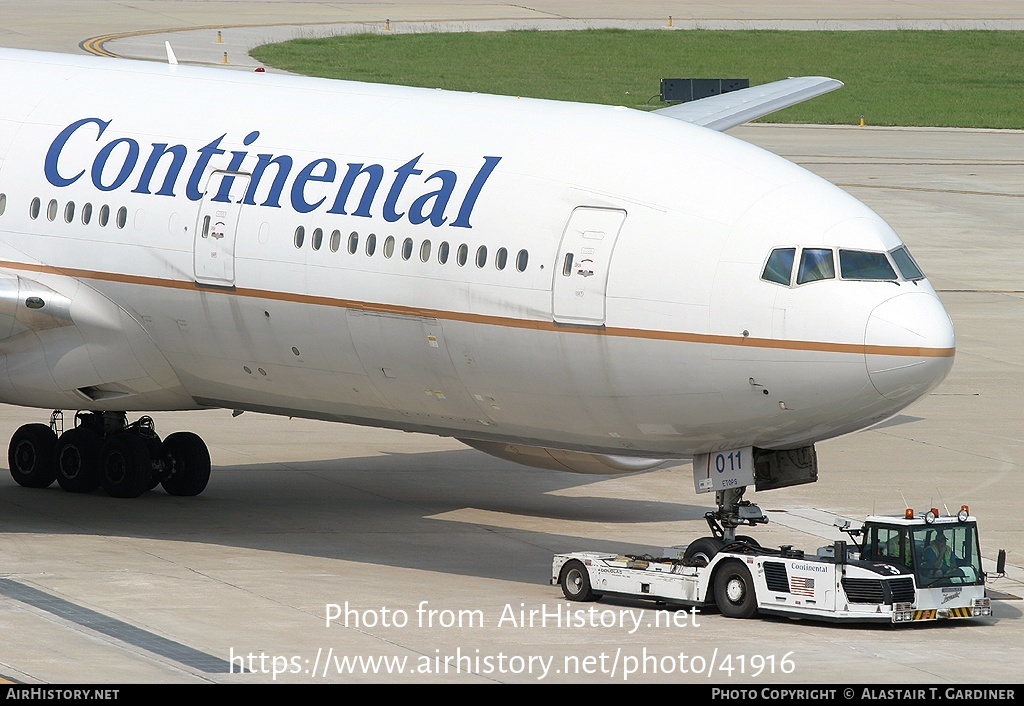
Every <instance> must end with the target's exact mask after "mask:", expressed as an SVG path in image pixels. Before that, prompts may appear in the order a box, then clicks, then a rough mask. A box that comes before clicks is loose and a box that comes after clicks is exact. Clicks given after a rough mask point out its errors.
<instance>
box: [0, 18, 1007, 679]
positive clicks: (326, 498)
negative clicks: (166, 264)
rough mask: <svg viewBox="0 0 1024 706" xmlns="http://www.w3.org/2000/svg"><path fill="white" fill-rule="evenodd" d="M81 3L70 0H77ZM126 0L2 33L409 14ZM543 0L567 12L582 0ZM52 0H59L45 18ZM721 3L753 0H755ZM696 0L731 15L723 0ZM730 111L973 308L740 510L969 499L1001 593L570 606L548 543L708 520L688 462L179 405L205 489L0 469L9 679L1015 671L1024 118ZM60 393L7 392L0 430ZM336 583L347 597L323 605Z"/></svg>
mask: <svg viewBox="0 0 1024 706" xmlns="http://www.w3.org/2000/svg"><path fill="white" fill-rule="evenodd" d="M71 5H74V6H75V7H77V8H79V9H77V10H74V11H73V12H74V13H78V12H81V13H82V14H68V15H62V14H61V13H64V12H68V13H72V9H71V8H70V6H71ZM86 5H91V6H93V7H92V10H93V12H94V14H91V15H90V14H89V13H88V12H86V11H83V10H81V7H83V6H86ZM116 5H117V7H118V8H121V9H120V10H119V13H120V14H118V12H115V11H114V9H115V3H113V2H100V1H99V0H96V1H95V2H81V3H70V2H62V1H61V0H52V2H51V1H50V0H47V2H46V3H19V2H11V3H6V4H5V9H6V10H7V16H6V17H5V18H4V19H3V22H2V24H0V43H7V44H15V43H17V44H19V45H22V46H24V45H31V46H38V47H40V48H59V47H57V46H51V45H60V47H65V46H66V47H69V48H68V50H69V51H72V50H74V49H75V47H77V45H78V43H79V42H81V41H83V40H84V39H87V38H90V37H97V36H101V35H105V34H108V33H113V32H126V31H136V30H140V29H159V28H161V27H164V28H168V27H170V28H174V27H180V26H184V25H186V24H190V23H191V24H192V25H193V26H194V25H198V24H204V25H206V24H216V23H223V24H225V25H226V24H230V20H231V17H230V15H231V14H232V10H233V9H234V10H235V11H236V12H235V14H237V10H238V8H246V11H247V12H248V8H250V7H253V8H256V9H258V10H259V11H260V12H262V13H264V14H263V15H260V18H261V21H262V20H263V19H265V21H266V22H267V23H270V22H282V23H294V22H297V21H307V20H308V21H321V20H322V19H323V17H322V15H317V13H318V12H323V13H326V12H335V11H337V10H338V8H341V9H344V10H346V11H351V12H352V13H357V12H361V13H364V14H365V16H367V17H369V16H370V15H371V14H372V13H374V12H376V13H378V16H379V14H380V13H384V12H388V13H395V14H397V13H396V11H395V9H394V8H395V7H396V5H395V4H387V5H386V6H385V5H383V4H380V5H375V4H373V3H362V4H359V5H358V7H357V5H356V4H352V3H329V4H328V3H249V2H237V3H231V2H224V3H198V2H157V1H156V0H153V1H151V2H145V1H142V2H136V3H133V6H132V8H129V9H125V6H124V5H122V4H119V3H118V4H116ZM399 5H401V3H399ZM406 5H409V6H412V5H415V7H417V8H421V9H420V12H421V15H420V19H436V18H437V17H441V18H442V19H445V20H459V19H460V18H464V19H466V20H472V19H500V18H494V17H480V16H479V15H480V14H482V13H484V10H483V9H482V8H488V9H487V12H491V11H493V12H495V13H498V12H501V13H505V14H508V13H511V12H513V11H514V10H513V9H512V8H514V7H515V6H511V5H501V4H497V5H492V6H484V5H477V4H472V3H447V4H444V5H440V4H431V5H430V7H431V8H433V10H431V11H433V12H436V13H437V15H435V16H434V17H427V14H428V10H426V9H422V8H424V7H426V6H425V5H421V4H418V3H407V4H406ZM532 5H533V6H534V7H540V8H541V9H542V10H545V11H547V12H549V13H551V14H563V15H568V14H572V13H570V12H568V11H567V10H565V9H564V8H565V6H569V5H572V6H574V7H575V3H545V2H540V3H533V4H532ZM634 5H640V6H641V7H642V8H643V9H645V10H650V12H649V13H648V14H643V13H641V12H638V11H634V10H633V9H632V8H633V7H634ZM647 5H648V4H646V3H644V4H634V3H587V6H588V7H593V8H598V10H594V12H598V11H600V12H602V13H603V14H602V15H601V16H603V17H613V18H616V19H622V20H630V19H633V20H650V19H657V14H656V13H662V12H664V10H665V8H662V7H661V4H659V3H650V4H649V5H650V6H651V7H653V8H654V9H650V8H648V7H647ZM664 5H665V6H666V7H667V6H668V5H673V6H674V4H672V3H665V4H664ZM820 5H827V6H831V4H830V3H825V4H822V3H809V2H806V3H799V2H797V3H788V4H787V5H786V11H785V12H784V13H783V12H781V11H778V12H777V15H778V16H781V18H782V19H808V15H807V14H806V13H804V14H801V13H800V12H797V11H796V10H801V9H804V10H806V9H807V8H810V7H811V6H814V7H815V8H818V6H820ZM897 5H898V6H899V8H897ZM41 6H45V7H52V9H53V12H48V13H46V15H45V18H46V21H45V22H44V21H43V17H44V15H43V10H42V9H41ZM556 6H557V7H562V8H563V9H562V10H557V9H556ZM765 6H767V4H765ZM976 6H980V9H978V10H977V13H976V15H975V16H976V17H982V16H984V17H987V18H989V19H992V20H993V21H995V19H1022V15H1024V12H1022V9H1021V7H1020V6H1019V5H1018V4H1017V3H999V2H994V3H976V4H974V5H971V6H970V7H971V8H972V12H973V11H974V8H975V7H976ZM729 7H730V9H731V10H733V11H735V13H736V14H740V12H741V11H747V12H754V11H755V8H761V7H762V3H757V2H753V1H750V2H734V3H730V6H729ZM858 7H859V8H862V9H864V8H867V9H865V10H864V12H865V13H867V11H868V10H871V12H873V13H874V14H868V15H866V16H868V17H874V16H878V15H880V14H881V13H882V12H883V11H886V10H887V11H889V12H890V13H895V12H897V9H898V11H899V12H904V11H907V8H906V6H904V5H902V4H901V3H887V2H881V1H879V2H866V3H860V4H858ZM959 7H967V6H964V5H962V4H961V3H943V2H930V3H922V4H918V5H916V6H915V8H914V11H915V12H917V13H918V14H917V16H916V17H910V18H903V19H919V20H934V19H936V18H939V19H941V18H946V19H948V18H949V17H951V16H952V13H954V12H956V11H957V10H956V8H959ZM793 8H796V10H793ZM773 9H774V10H777V8H773ZM819 9H820V8H819ZM698 10H701V11H702V10H706V11H707V13H706V17H707V18H710V19H721V16H720V14H716V13H715V11H712V6H711V5H707V6H700V7H699V8H698ZM694 12H695V13H697V12H698V11H694ZM761 12H762V16H761V19H766V20H768V19H773V17H772V16H770V15H769V14H765V13H768V12H769V11H768V10H761ZM442 13H443V14H442ZM986 13H989V14H986ZM664 14H668V13H664ZM961 14H963V13H962V12H961ZM681 15H682V11H680V16H681ZM362 16H364V15H359V17H362ZM575 16H577V17H579V13H576V15H575ZM60 17H64V18H67V21H66V22H62V21H61V20H59V19H54V18H60ZM777 18H778V17H776V19H777ZM370 19H373V18H370ZM811 19H815V18H813V17H812V18H811ZM817 19H823V18H817ZM824 19H828V18H824ZM831 19H842V18H831ZM890 19H892V17H891V16H890ZM896 19H900V18H896ZM161 21H162V22H163V23H164V24H162V25H161V24H160V22H161ZM37 24H38V26H37ZM44 26H45V27H44ZM44 28H45V29H46V35H45V36H44V32H43V29H44ZM55 28H56V29H55ZM55 34H56V35H59V36H55ZM12 37H14V38H15V39H17V41H16V42H10V41H7V40H9V39H11V38H12ZM154 39H159V35H154ZM110 46H113V43H111V45H110ZM156 46H157V48H159V46H162V41H159V43H158V44H157V45H156ZM732 134H734V135H736V136H737V137H740V138H742V139H746V140H750V141H752V142H755V143H756V144H759V145H761V146H763V147H765V148H767V149H769V150H772V151H774V152H776V153H778V154H781V155H783V156H784V157H787V158H788V159H791V160H793V161H796V162H798V163H799V164H802V165H804V166H805V167H807V168H808V169H811V170H812V171H815V172H817V173H818V174H821V175H822V176H824V177H825V178H827V179H829V180H831V181H833V182H835V183H837V184H839V185H841V186H842V187H843V188H845V189H847V190H849V191H850V192H851V193H853V194H854V195H855V196H856V197H858V198H860V199H861V200H863V201H865V202H866V203H867V204H868V205H870V206H872V207H873V208H874V209H875V210H876V211H878V212H879V213H880V214H881V215H882V216H883V217H884V218H886V219H887V220H888V221H889V222H890V223H891V224H892V225H893V226H894V227H895V228H896V230H897V232H899V233H900V234H901V235H902V236H903V238H904V240H905V241H906V242H907V244H908V245H909V247H910V249H911V250H912V252H913V253H914V255H915V257H916V258H917V260H918V261H919V263H920V264H921V266H922V267H923V268H924V270H925V271H926V272H927V273H928V275H929V277H930V279H931V281H932V282H933V284H934V285H935V286H936V288H938V289H939V290H940V296H941V297H942V299H943V302H944V303H945V305H946V307H947V309H948V311H949V312H950V314H951V316H952V318H953V321H954V324H955V325H956V330H957V357H956V363H955V365H954V368H953V371H952V373H951V374H950V376H949V378H948V379H947V380H946V381H945V382H944V383H943V384H942V385H941V386H940V387H939V388H937V389H936V390H935V391H934V392H933V393H932V394H930V395H929V396H927V397H926V398H925V399H923V400H921V401H920V402H919V403H917V404H916V405H915V406H913V407H911V408H909V409H908V410H906V411H905V412H904V413H903V414H901V415H899V416H898V417H896V418H895V419H892V420H890V421H888V422H886V423H884V424H882V425H880V426H878V427H876V428H874V429H872V430H869V431H866V432H862V433H859V434H854V435H851V436H848V437H845V438H843V439H838V440H834V441H831V442H826V443H823V444H820V445H819V446H818V455H819V462H820V466H821V472H820V480H819V481H818V482H817V483H816V484H813V485H805V486H799V487H795V488H789V489H783V490H778V491H772V492H770V493H760V494H758V493H755V494H753V496H752V498H753V499H754V500H755V501H757V502H759V504H761V506H762V508H764V509H766V510H768V511H769V516H770V518H771V520H772V522H771V524H769V525H768V526H767V527H764V528H758V529H755V530H753V531H752V533H753V534H755V535H756V536H757V537H758V539H759V540H760V541H761V542H762V544H765V545H778V544H782V543H786V544H793V545H795V546H797V547H803V548H807V549H813V548H815V547H817V546H818V545H820V544H824V543H826V542H830V541H832V539H837V538H840V537H839V536H837V535H835V534H833V530H831V529H830V528H829V522H828V520H827V518H828V517H829V516H830V515H833V514H834V515H840V516H846V517H850V518H858V517H863V515H865V514H867V513H869V512H872V511H877V512H901V511H902V509H903V507H904V504H903V503H904V501H903V497H904V496H905V497H906V500H907V501H908V502H909V503H910V504H911V505H912V506H914V507H918V508H920V507H930V506H939V507H942V506H943V504H946V505H948V506H949V507H950V508H956V507H959V505H960V504H961V503H967V504H969V505H970V506H971V510H972V512H973V513H974V514H976V515H977V516H978V517H979V521H980V524H981V532H982V552H983V554H984V557H985V560H986V567H987V568H989V569H990V570H991V568H992V564H993V561H994V559H995V556H996V552H997V550H998V549H999V548H1001V547H1002V548H1005V549H1006V550H1007V552H1008V556H1009V568H1008V576H1007V577H1005V578H1000V579H996V580H995V581H993V582H992V584H991V586H992V588H994V589H995V591H997V592H998V595H999V596H1000V597H1001V599H1000V600H996V601H995V602H994V610H995V616H994V617H993V618H991V619H984V620H979V621H971V622H963V623H956V624H926V625H920V626H909V627H904V628H901V629H892V628H888V627H873V626H868V627H865V626H831V625H821V624H812V623H807V622H795V621H790V620H783V619H761V620H750V621H744V622H738V621H735V620H730V619H727V618H724V617H722V616H720V615H715V614H707V615H703V614H699V615H697V616H693V615H692V614H690V613H686V612H675V613H671V612H667V611H659V610H654V609H653V607H652V606H650V605H648V604H644V603H638V602H630V601H619V602H612V601H603V602H601V603H597V604H589V605H587V606H585V607H587V608H589V607H590V605H593V607H594V608H595V611H596V612H595V613H594V614H592V615H590V616H589V618H588V617H587V616H586V615H584V616H580V617H582V618H583V622H584V623H585V624H583V625H578V624H575V623H574V624H573V625H572V626H568V627H567V626H566V625H565V624H564V617H565V611H566V610H568V609H570V608H571V609H579V608H580V605H579V604H569V603H567V602H566V601H564V600H563V599H562V597H561V593H560V591H559V589H558V588H556V587H553V586H550V585H548V583H547V580H548V576H549V572H550V561H551V555H552V554H553V553H555V552H559V551H570V550H582V549H598V550H604V549H611V550H616V551H635V552H657V551H659V550H660V548H661V547H664V546H669V545H673V544H681V543H685V542H686V541H688V540H690V539H692V538H695V537H697V536H701V535H703V534H706V526H705V524H704V521H703V519H702V517H703V513H704V512H705V511H706V510H708V509H711V503H710V502H709V501H708V499H707V498H706V497H697V496H695V495H694V494H693V491H692V480H691V474H690V469H689V466H688V465H687V464H684V465H681V466H677V467H670V468H665V469H659V470H655V471H650V472H646V473H641V474H637V475H628V476H618V477H610V478H603V477H588V476H579V475H573V474H568V473H556V472H549V471H542V470H535V469H529V468H523V467H519V466H516V465H514V464H511V463H506V462H503V461H500V460H497V459H493V458H490V457H488V456H486V455H483V454H481V453H479V452H477V451H474V450H471V449H468V448H465V447H463V446H461V445H460V444H458V443H457V442H455V441H452V440H448V439H441V438H435V437H427V436H420V435H412V434H404V433H400V432H394V431H389V430H377V429H365V428H359V427H350V426H344V425H337V424H327V423H320V422H313V421H306V420H295V419H284V418H276V417H269V416H263V415H258V414H250V413H246V414H244V415H242V416H240V417H237V418H232V417H231V415H230V412H228V411H209V412H193V413H168V414H157V415H154V417H155V419H156V422H157V429H158V431H159V432H160V433H161V434H164V435H166V434H167V433H170V432H172V431H177V430H184V429H188V430H192V431H195V432H197V433H199V434H201V435H202V436H203V437H204V438H205V439H206V441H207V443H208V444H209V446H210V449H211V455H212V457H213V463H214V472H213V476H212V479H211V482H210V485H209V487H208V489H207V490H206V492H205V493H204V494H203V495H201V496H200V497H197V498H172V497H170V496H168V495H166V494H164V493H163V492H162V491H160V490H156V491H154V492H151V493H148V494H146V495H145V496H143V497H142V498H139V499H137V500H133V501H125V500H115V499H112V498H108V497H106V496H105V495H104V494H103V493H102V492H96V493H93V494H89V495H72V494H68V493H64V492H62V491H60V490H59V489H57V488H56V486H55V487H54V488H50V489H47V490H29V489H25V488H21V487H19V486H17V485H16V484H15V483H14V482H13V480H11V479H10V477H9V476H8V475H6V474H4V475H3V476H2V477H0V537H2V540H3V541H2V542H0V628H2V630H3V635H4V639H3V641H2V644H0V676H3V677H6V678H8V679H11V680H14V681H19V682H24V683H28V684H38V683H113V684H117V683H128V682H180V683H193V682H227V683H264V682H271V681H277V682H288V683H320V682H346V683H349V682H410V683H425V682H431V683H433V682H457V683H494V682H522V683H537V682H541V683H545V682H585V683H623V682H625V683H649V682H683V683H702V684H719V685H733V686H734V685H743V686H747V687H750V686H755V685H760V684H764V685H782V684H790V685H791V684H793V683H797V682H799V683H825V684H835V683H839V684H841V685H850V686H851V687H852V686H855V685H859V684H867V683H884V684H894V685H905V684H933V685H936V686H939V687H941V692H940V693H942V694H943V695H945V689H946V688H947V687H956V686H958V685H967V684H994V683H1011V684H1013V683H1018V682H1020V681H1021V676H1022V672H1021V667H1020V665H1021V663H1022V659H1024V648H1022V646H1021V645H1022V639H1021V638H1022V635H1024V632H1022V627H1024V622H1022V619H1024V613H1022V607H1024V604H1022V603H1021V602H1020V600H1018V599H1016V596H1021V595H1024V592H1022V591H1024V568H1022V567H1024V553H1022V547H1024V530H1022V527H1021V523H1020V521H1019V520H1018V518H1017V512H1018V511H1019V508H1018V506H1017V505H1016V503H1017V502H1020V501H1021V500H1022V499H1024V473H1022V470H1024V406H1022V405H1021V403H1020V400H1021V398H1022V395H1024V356H1022V355H1021V352H1020V350H1021V345H1022V343H1024V333H1022V328H1021V324H1022V321H1024V277H1022V275H1021V272H1022V271H1024V255H1022V247H1021V246H1022V237H1024V234H1022V230H1021V229H1022V224H1024V169H1022V167H1024V132H1018V131H984V130H936V129H886V128H873V127H866V128H859V127H808V126H800V127H796V126H782V125H760V124H759V125H751V126H743V127H740V128H737V129H735V130H733V131H732ZM45 419H46V413H44V412H40V411H36V410H25V409H17V408H12V407H2V408H0V438H4V439H6V438H9V437H10V435H11V434H12V433H13V432H14V430H15V429H16V428H17V427H18V426H19V425H20V424H23V423H26V422H39V421H45ZM69 422H70V414H69ZM331 605H337V606H339V609H340V610H341V613H342V615H341V616H340V617H339V619H338V620H337V621H335V622H333V623H332V624H331V625H328V624H327V623H326V621H325V616H326V614H327V613H328V612H330V611H331V610H333V609H332V608H330V607H329V606H331ZM346 606H347V608H348V610H347V611H346V610H345V607H346ZM346 616H347V622H348V624H347V625H346V624H345V621H346ZM545 616H546V618H545ZM531 617H532V622H531ZM559 617H561V618H562V619H563V621H562V624H559V623H558V618H559ZM668 618H671V619H672V623H671V624H670V625H665V624H664V621H665V620H666V619H668ZM634 620H637V621H639V627H637V626H636V624H635V623H634V622H633V621H634ZM602 621H603V623H604V624H602ZM659 621H660V622H659ZM351 659H356V660H363V661H362V662H358V661H357V662H350V661H346V660H351ZM372 659H376V660H385V659H387V660H391V661H390V662H386V663H385V662H382V661H378V662H374V663H371V662H369V661H367V660H372ZM403 660H404V664H403V663H402V661H403ZM243 668H244V672H243ZM399 668H401V669H402V674H395V673H393V672H394V671H395V670H396V669H399ZM627 668H635V669H636V670H637V671H636V672H634V673H632V674H629V675H627V674H626V673H625V670H626V669H627ZM389 670H390V671H391V672H392V673H388V671H389ZM275 672H276V673H275ZM709 673H710V675H709Z"/></svg>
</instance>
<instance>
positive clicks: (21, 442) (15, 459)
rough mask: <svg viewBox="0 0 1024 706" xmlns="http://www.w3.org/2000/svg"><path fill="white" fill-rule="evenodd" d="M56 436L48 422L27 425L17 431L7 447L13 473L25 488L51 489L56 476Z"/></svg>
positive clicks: (8, 459) (18, 482)
mask: <svg viewBox="0 0 1024 706" xmlns="http://www.w3.org/2000/svg"><path fill="white" fill-rule="evenodd" d="M56 445H57V435H56V434H54V433H53V430H52V429H50V427H48V426H47V425H46V424H25V425H23V426H21V427H19V428H18V431H16V432H14V436H12V437H11V445H10V447H9V448H8V450H7V463H8V464H9V467H10V469H11V476H12V477H13V478H14V480H15V482H16V483H17V484H18V485H21V486H24V487H26V488H48V487H49V486H50V484H51V483H53V481H54V478H56V472H55V471H54V464H53V449H54V446H56Z"/></svg>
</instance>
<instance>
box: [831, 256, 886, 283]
mask: <svg viewBox="0 0 1024 706" xmlns="http://www.w3.org/2000/svg"><path fill="white" fill-rule="evenodd" d="M839 272H840V273H841V274H842V276H843V279H874V280H894V279H896V270H894V269H893V268H892V265H891V264H890V263H889V258H887V257H886V256H885V253H884V252H865V251H863V250H840V251H839Z"/></svg>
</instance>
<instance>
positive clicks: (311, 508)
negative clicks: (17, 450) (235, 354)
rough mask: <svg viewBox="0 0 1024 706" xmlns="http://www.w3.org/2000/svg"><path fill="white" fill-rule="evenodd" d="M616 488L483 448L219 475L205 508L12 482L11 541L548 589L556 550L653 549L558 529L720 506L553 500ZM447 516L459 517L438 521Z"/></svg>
mask: <svg viewBox="0 0 1024 706" xmlns="http://www.w3.org/2000/svg"><path fill="white" fill-rule="evenodd" d="M687 465H688V464H687ZM605 478H606V477H604V476H586V475H578V474H573V473H562V472H556V471H548V470H542V469H532V468H526V467H523V466H519V465H517V464H513V463H509V462H506V461H502V460H500V459H494V458H491V457H489V456H486V455H484V454H481V453H479V452H477V451H473V450H471V449H466V450H454V451H436V452H426V453H409V454H385V455H380V456H372V457H362V458H344V459H334V460H320V461H308V462H301V463H290V464H286V465H285V464H280V463H266V464H253V465H243V466H228V467H217V466H215V467H214V469H213V474H212V475H211V480H210V485H209V486H208V488H207V489H206V491H205V492H204V493H203V494H202V495H200V496H198V497H195V498H180V497H172V496H170V495H167V494H166V493H164V491H163V490H162V489H160V488H157V489H155V490H153V491H151V492H149V493H146V494H145V495H143V496H142V497H140V498H137V499H134V500H120V499H116V498H111V497H108V496H107V495H106V494H105V493H104V492H103V491H102V490H98V491H95V492H93V493H90V494H86V495H80V494H73V493H66V492H64V491H62V490H60V489H59V487H58V486H57V485H56V484H55V485H53V486H51V487H50V488H48V489H44V490H37V489H30V488H22V487H20V486H18V485H16V484H15V483H14V481H13V480H12V479H11V478H10V476H9V475H7V474H6V473H5V474H4V478H3V480H0V508H3V509H2V516H3V518H4V519H3V521H2V522H0V532H3V533H45V534H90V535H100V536H114V537H130V538H146V539H157V540H173V541H185V542H199V543H209V544H216V545H221V546H228V547H239V548H247V549H256V550H266V551H276V552H286V553H293V554H298V555H306V556H315V557H324V558H330V559H340V560H345V561H356V562H364V563H370V564H386V565H389V566H401V567H407V568H415V569H425V570H433V571H442V572H444V573H453V574H460V575H468V576H478V577H484V578H495V579H502V580H510V581H519V582H527V583H534V584H536V583H543V582H545V580H546V578H547V576H548V572H549V571H550V565H551V556H552V554H553V553H555V552H559V551H572V550H580V549H587V550H596V551H601V550H606V551H616V552H622V551H630V552H637V553H643V552H650V551H652V549H651V545H645V546H641V545H630V544H629V543H628V542H623V541H601V540H595V539H593V538H583V537H579V536H572V535H567V534H559V533H557V532H551V531H545V526H546V525H547V526H551V527H552V529H554V528H555V527H559V526H561V527H563V528H564V526H565V523H566V522H569V523H574V522H580V523H596V524H601V525H616V524H623V525H629V524H634V523H638V522H643V523H658V522H678V521H682V520H700V519H701V518H702V517H703V516H704V513H705V512H707V511H708V510H709V509H710V504H709V506H704V505H701V506H695V505H686V504H681V503H677V502H673V501H672V500H671V499H665V500H660V499H656V500H635V499H618V498H601V497H569V496H565V495H557V494H553V493H554V492H556V491H560V490H564V489H566V488H578V487H581V486H586V485H590V484H593V483H595V482H598V481H601V480H604V479H605ZM679 480H680V481H681V483H680V485H679V486H677V487H673V493H672V494H673V496H677V497H685V496H687V495H689V494H691V493H692V486H691V485H689V484H690V483H691V480H690V474H689V468H688V467H687V468H685V472H680V473H679ZM459 511H462V512H461V513H459ZM445 513H458V514H459V518H458V519H457V520H455V521H449V519H448V518H437V517H436V516H438V515H443V514H445ZM494 513H500V514H501V515H502V516H511V517H514V518H515V522H514V523H513V524H514V526H511V527H510V526H496V525H494V524H493V523H491V524H489V523H488V518H495V517H497V516H498V515H496V514H494ZM474 518H480V519H479V521H478V520H477V519H474ZM701 527H703V523H701ZM698 531H702V530H698Z"/></svg>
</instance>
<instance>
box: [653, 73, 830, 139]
mask: <svg viewBox="0 0 1024 706" xmlns="http://www.w3.org/2000/svg"><path fill="white" fill-rule="evenodd" d="M842 86H843V83H842V81H837V80H836V79H834V78H826V77H825V76H800V77H797V78H787V79H783V80H782V81H774V82H772V83H765V84H762V85H760V86H751V87H750V88H743V89H740V90H738V91H730V92H729V93H722V94H719V95H717V96H709V97H708V98H701V99H700V100H695V101H692V102H689V103H680V104H679V105H671V106H669V107H667V108H660V109H658V110H655V111H654V112H655V113H656V114H657V115H664V116H665V117H666V118H674V119H676V120H682V121H684V122H688V123H693V124H694V125H700V126H702V127H706V128H711V129H712V130H728V129H729V128H731V127H736V126H737V125H742V124H743V123H745V122H749V121H751V120H754V119H756V118H760V117H761V116H764V115H768V114H770V113H774V112H775V111H777V110H782V109H783V108H788V107H789V106H791V105H796V104H797V103H803V102H804V101H805V100H810V99H811V98H816V97H817V96H820V95H822V94H823V93H828V92H829V91H834V90H836V89H837V88H842Z"/></svg>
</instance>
